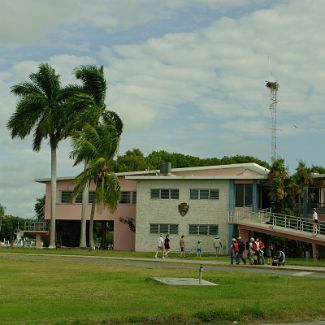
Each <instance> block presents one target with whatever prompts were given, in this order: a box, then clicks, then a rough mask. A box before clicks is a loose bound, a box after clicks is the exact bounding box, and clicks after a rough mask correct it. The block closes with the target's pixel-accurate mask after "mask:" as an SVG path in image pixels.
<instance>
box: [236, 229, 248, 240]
mask: <svg viewBox="0 0 325 325" xmlns="http://www.w3.org/2000/svg"><path fill="white" fill-rule="evenodd" d="M238 231H239V236H240V237H241V238H242V241H243V242H244V243H246V242H248V241H249V230H246V229H241V228H240V226H238Z"/></svg>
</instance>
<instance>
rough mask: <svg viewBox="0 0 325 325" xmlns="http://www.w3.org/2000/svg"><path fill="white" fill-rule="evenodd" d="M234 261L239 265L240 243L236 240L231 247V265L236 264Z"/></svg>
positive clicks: (233, 240)
mask: <svg viewBox="0 0 325 325" xmlns="http://www.w3.org/2000/svg"><path fill="white" fill-rule="evenodd" d="M234 260H235V261H236V264H238V263H237V261H238V242H237V240H236V238H233V239H232V244H231V245H230V263H231V264H234Z"/></svg>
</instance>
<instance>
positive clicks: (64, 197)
mask: <svg viewBox="0 0 325 325" xmlns="http://www.w3.org/2000/svg"><path fill="white" fill-rule="evenodd" d="M61 203H72V191H62V192H61Z"/></svg>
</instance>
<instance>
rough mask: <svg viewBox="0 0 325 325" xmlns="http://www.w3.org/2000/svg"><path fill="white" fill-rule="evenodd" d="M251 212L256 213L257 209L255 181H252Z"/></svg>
mask: <svg viewBox="0 0 325 325" xmlns="http://www.w3.org/2000/svg"><path fill="white" fill-rule="evenodd" d="M252 194H253V198H252V199H253V202H252V203H253V204H252V205H253V207H252V209H253V211H254V212H256V211H257V208H258V193H257V182H256V180H254V181H253V193H252Z"/></svg>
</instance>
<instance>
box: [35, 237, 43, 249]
mask: <svg viewBox="0 0 325 325" xmlns="http://www.w3.org/2000/svg"><path fill="white" fill-rule="evenodd" d="M35 246H36V248H42V237H41V235H40V234H36V243H35Z"/></svg>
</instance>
